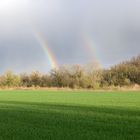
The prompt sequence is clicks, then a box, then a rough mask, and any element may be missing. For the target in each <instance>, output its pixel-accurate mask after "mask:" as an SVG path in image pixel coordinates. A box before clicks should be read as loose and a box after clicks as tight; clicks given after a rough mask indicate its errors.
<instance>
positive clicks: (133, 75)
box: [0, 55, 140, 89]
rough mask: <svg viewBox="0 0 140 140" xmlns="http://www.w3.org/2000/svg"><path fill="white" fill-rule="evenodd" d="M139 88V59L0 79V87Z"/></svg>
mask: <svg viewBox="0 0 140 140" xmlns="http://www.w3.org/2000/svg"><path fill="white" fill-rule="evenodd" d="M134 85H137V86H140V55H138V56H137V57H134V58H132V59H130V60H129V61H124V62H122V63H120V64H117V65H115V66H112V67H111V68H108V69H103V68H101V67H100V66H99V65H98V63H90V64H87V65H86V66H80V65H65V66H61V67H59V68H58V69H52V70H51V71H50V72H49V73H46V74H42V73H40V72H38V71H34V72H32V73H30V74H29V73H22V74H18V75H17V74H14V73H13V72H12V71H8V72H6V73H5V74H4V75H1V76H0V87H1V88H5V87H6V88H10V87H25V88H28V87H42V88H43V87H50V88H51V87H52V88H53V87H57V88H72V89H74V88H75V89H79V88H85V89H102V88H108V87H123V86H134Z"/></svg>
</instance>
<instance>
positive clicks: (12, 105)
mask: <svg viewBox="0 0 140 140" xmlns="http://www.w3.org/2000/svg"><path fill="white" fill-rule="evenodd" d="M0 139H1V140H8V139H9V140H140V92H86V91H83V92H82V91H79V92H78V91H75V92H74V91H73V92H72V91H0Z"/></svg>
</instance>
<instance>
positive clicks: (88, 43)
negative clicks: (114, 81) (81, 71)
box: [83, 34, 103, 68]
mask: <svg viewBox="0 0 140 140" xmlns="http://www.w3.org/2000/svg"><path fill="white" fill-rule="evenodd" d="M83 40H84V47H85V49H86V50H87V51H88V55H91V56H92V58H91V59H92V60H91V62H93V63H94V64H96V65H97V67H98V68H102V67H103V65H102V64H101V61H100V59H99V55H98V52H97V49H96V46H97V45H96V43H95V42H94V41H93V39H92V37H90V36H89V35H87V34H84V38H83Z"/></svg>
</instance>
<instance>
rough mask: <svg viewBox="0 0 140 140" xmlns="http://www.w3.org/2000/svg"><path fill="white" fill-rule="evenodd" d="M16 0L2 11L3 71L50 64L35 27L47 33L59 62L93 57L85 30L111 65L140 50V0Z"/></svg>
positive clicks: (99, 54)
mask: <svg viewBox="0 0 140 140" xmlns="http://www.w3.org/2000/svg"><path fill="white" fill-rule="evenodd" d="M5 1H6V0H5ZM12 1H14V5H12V4H11V5H9V4H10V3H9V4H5V5H6V6H5V8H2V10H1V12H0V17H1V22H0V67H1V70H0V72H4V71H6V70H7V69H13V70H14V71H16V72H21V71H32V70H40V71H43V72H45V71H47V70H49V69H50V67H49V64H48V61H47V58H46V56H45V53H44V52H43V50H42V49H41V47H40V46H39V42H38V41H37V40H36V39H35V37H34V35H33V34H34V33H33V30H34V28H35V29H36V30H38V31H41V32H42V33H43V34H44V35H45V37H46V39H47V41H48V43H49V46H50V47H51V49H52V50H53V52H54V54H55V56H56V58H57V61H58V63H59V64H67V63H68V64H74V63H80V64H84V63H88V62H90V61H92V59H93V57H92V55H91V53H90V52H89V51H88V50H86V44H84V36H85V35H87V36H89V37H90V39H91V40H92V41H93V48H95V50H96V52H93V55H94V54H95V53H96V55H97V57H98V58H99V59H100V61H101V62H102V64H103V66H105V67H108V66H110V65H113V64H116V63H119V62H120V61H122V60H125V59H129V58H130V57H132V56H134V55H137V54H139V53H140V47H139V46H140V15H139V13H140V9H139V5H140V1H139V0H133V1H132V0H117V1H115V0H106V1H104V0H86V1H85V0H76V1H75V0H67V1H66V0H25V1H24V2H23V1H21V0H12ZM0 3H1V2H0Z"/></svg>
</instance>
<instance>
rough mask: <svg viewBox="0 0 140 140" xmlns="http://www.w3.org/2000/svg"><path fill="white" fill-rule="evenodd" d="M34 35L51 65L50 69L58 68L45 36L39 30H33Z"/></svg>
mask: <svg viewBox="0 0 140 140" xmlns="http://www.w3.org/2000/svg"><path fill="white" fill-rule="evenodd" d="M34 35H35V37H36V39H37V40H38V42H39V43H40V47H41V48H42V49H43V50H44V52H45V54H46V56H47V57H48V61H49V65H50V66H51V68H52V69H56V68H58V63H57V60H56V58H55V56H54V54H53V52H52V50H51V49H50V47H49V45H48V42H47V41H46V38H45V37H44V35H43V33H42V32H39V31H34Z"/></svg>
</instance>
